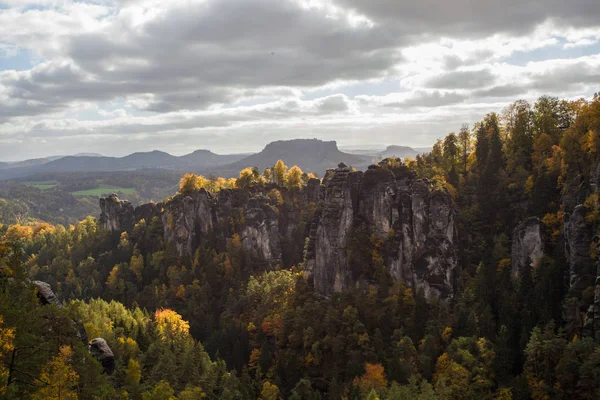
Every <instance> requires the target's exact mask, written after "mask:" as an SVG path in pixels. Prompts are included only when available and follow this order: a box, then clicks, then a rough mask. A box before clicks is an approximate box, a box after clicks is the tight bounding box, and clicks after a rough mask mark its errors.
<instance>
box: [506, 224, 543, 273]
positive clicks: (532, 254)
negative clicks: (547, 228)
mask: <svg viewBox="0 0 600 400" xmlns="http://www.w3.org/2000/svg"><path fill="white" fill-rule="evenodd" d="M544 241H545V235H544V224H542V221H540V220H539V218H528V219H526V220H525V221H524V222H522V223H521V224H519V225H518V226H517V227H516V228H515V230H514V231H513V237H512V249H511V262H512V274H513V276H515V277H518V276H519V275H520V271H521V269H522V268H523V267H524V266H526V265H529V266H531V267H534V266H535V263H536V262H537V261H538V260H539V259H540V258H542V257H543V255H544Z"/></svg>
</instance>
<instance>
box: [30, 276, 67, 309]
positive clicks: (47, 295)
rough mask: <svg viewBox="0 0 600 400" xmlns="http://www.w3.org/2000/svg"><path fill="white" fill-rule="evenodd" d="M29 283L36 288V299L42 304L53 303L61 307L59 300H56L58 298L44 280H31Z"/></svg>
mask: <svg viewBox="0 0 600 400" xmlns="http://www.w3.org/2000/svg"><path fill="white" fill-rule="evenodd" d="M31 283H32V284H33V286H35V288H36V295H37V297H38V299H39V300H40V303H42V304H43V305H46V304H54V305H56V306H58V307H60V308H62V303H61V301H60V300H58V298H57V297H56V295H55V294H54V292H53V291H52V288H51V287H50V285H49V284H47V283H46V282H42V281H33V282H31Z"/></svg>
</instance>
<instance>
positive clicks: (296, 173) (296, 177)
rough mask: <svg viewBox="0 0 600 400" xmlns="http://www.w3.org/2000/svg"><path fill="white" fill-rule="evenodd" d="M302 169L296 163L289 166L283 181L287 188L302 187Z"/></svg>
mask: <svg viewBox="0 0 600 400" xmlns="http://www.w3.org/2000/svg"><path fill="white" fill-rule="evenodd" d="M302 174H304V172H302V170H301V169H300V167H298V166H297V165H294V166H293V167H292V168H290V170H289V172H288V173H287V175H286V179H285V181H286V182H285V183H286V186H287V188H288V189H290V190H292V189H299V188H301V187H302Z"/></svg>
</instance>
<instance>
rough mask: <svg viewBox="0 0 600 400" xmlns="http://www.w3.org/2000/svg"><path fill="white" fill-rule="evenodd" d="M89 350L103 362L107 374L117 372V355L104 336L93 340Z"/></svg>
mask: <svg viewBox="0 0 600 400" xmlns="http://www.w3.org/2000/svg"><path fill="white" fill-rule="evenodd" d="M89 351H90V354H91V355H93V356H94V358H95V359H96V360H98V362H100V364H102V368H103V369H104V373H105V374H107V375H112V374H113V373H114V372H115V355H114V353H113V352H112V350H111V349H110V347H109V346H108V343H106V340H104V339H102V338H96V339H94V340H92V342H91V343H90V345H89Z"/></svg>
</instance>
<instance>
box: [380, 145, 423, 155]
mask: <svg viewBox="0 0 600 400" xmlns="http://www.w3.org/2000/svg"><path fill="white" fill-rule="evenodd" d="M419 154H421V153H420V152H418V151H417V150H415V149H413V148H412V147H408V146H396V145H392V146H388V147H387V148H386V149H385V150H384V151H382V152H380V153H378V154H377V155H378V156H379V157H381V158H388V157H399V158H408V157H416V156H418V155H419Z"/></svg>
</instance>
